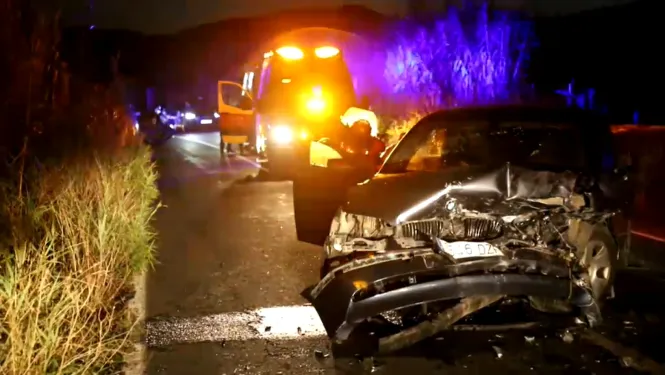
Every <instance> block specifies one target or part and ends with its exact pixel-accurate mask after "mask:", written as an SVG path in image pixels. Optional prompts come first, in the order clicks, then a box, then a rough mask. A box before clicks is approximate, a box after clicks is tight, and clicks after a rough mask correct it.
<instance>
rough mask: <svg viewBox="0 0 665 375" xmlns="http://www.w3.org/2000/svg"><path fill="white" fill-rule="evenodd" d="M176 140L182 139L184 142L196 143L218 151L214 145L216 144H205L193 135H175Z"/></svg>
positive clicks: (217, 147) (217, 146)
mask: <svg viewBox="0 0 665 375" xmlns="http://www.w3.org/2000/svg"><path fill="white" fill-rule="evenodd" d="M176 138H179V139H182V140H185V141H188V142H193V143H198V144H200V145H204V146H208V147H211V148H214V149H217V150H219V145H216V144H213V143H210V142H206V141H202V140H200V139H198V138H197V137H196V135H195V134H182V135H177V136H176Z"/></svg>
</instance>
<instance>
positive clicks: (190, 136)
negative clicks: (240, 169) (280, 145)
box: [176, 134, 268, 171]
mask: <svg viewBox="0 0 665 375" xmlns="http://www.w3.org/2000/svg"><path fill="white" fill-rule="evenodd" d="M176 138H179V139H182V140H184V141H187V142H192V143H198V144H200V145H203V146H208V147H210V148H214V149H216V150H219V145H216V144H213V143H210V142H206V141H202V140H200V139H198V137H197V135H196V134H182V135H177V136H176ZM236 157H237V158H238V159H241V160H243V161H246V162H248V163H250V164H252V165H254V166H255V167H257V168H260V169H263V170H265V171H268V169H266V168H265V167H262V166H261V164H260V163H257V162H256V160H252V159H250V158H247V157H244V156H242V155H236Z"/></svg>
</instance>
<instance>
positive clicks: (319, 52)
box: [314, 46, 339, 59]
mask: <svg viewBox="0 0 665 375" xmlns="http://www.w3.org/2000/svg"><path fill="white" fill-rule="evenodd" d="M314 54H315V55H316V57H318V58H320V59H328V58H331V57H334V56H337V55H339V49H338V48H335V47H331V46H325V47H319V48H317V49H315V50H314Z"/></svg>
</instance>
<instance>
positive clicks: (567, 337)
mask: <svg viewBox="0 0 665 375" xmlns="http://www.w3.org/2000/svg"><path fill="white" fill-rule="evenodd" d="M561 340H563V342H565V343H566V344H570V343H572V342H573V341H575V337H574V336H573V334H572V333H570V331H569V330H565V331H563V333H562V334H561Z"/></svg>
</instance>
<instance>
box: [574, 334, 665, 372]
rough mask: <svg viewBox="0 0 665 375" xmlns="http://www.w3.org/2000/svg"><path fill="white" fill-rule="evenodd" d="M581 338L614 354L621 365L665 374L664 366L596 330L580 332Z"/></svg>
mask: <svg viewBox="0 0 665 375" xmlns="http://www.w3.org/2000/svg"><path fill="white" fill-rule="evenodd" d="M581 338H582V339H584V340H586V341H588V342H590V343H592V344H594V345H597V346H600V347H601V348H603V349H605V350H607V351H608V352H610V353H612V354H614V355H615V356H617V357H618V358H620V362H621V364H622V365H623V366H626V367H630V368H633V369H635V370H637V371H642V372H647V373H650V374H665V367H663V366H662V365H661V364H659V363H658V362H656V361H654V360H653V359H651V358H648V357H646V356H644V355H643V354H642V353H640V352H638V351H637V350H635V349H632V348H629V347H625V346H623V345H621V344H619V343H618V342H615V341H612V340H610V339H608V338H607V337H605V336H603V335H601V334H600V333H598V332H594V331H591V330H587V331H585V332H583V333H582V335H581Z"/></svg>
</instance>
